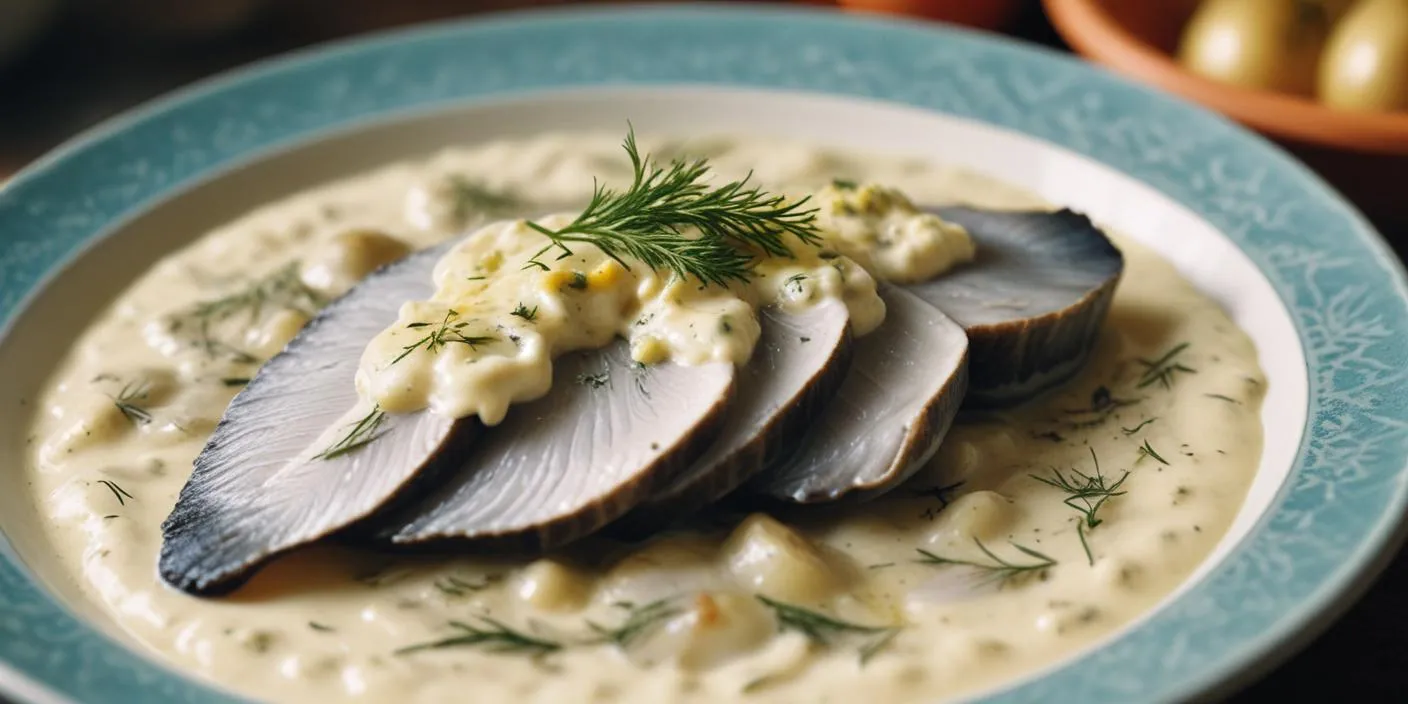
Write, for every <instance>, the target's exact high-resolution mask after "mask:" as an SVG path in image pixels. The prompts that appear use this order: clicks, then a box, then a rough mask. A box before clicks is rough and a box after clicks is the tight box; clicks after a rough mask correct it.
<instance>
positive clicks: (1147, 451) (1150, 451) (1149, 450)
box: [1134, 440, 1169, 467]
mask: <svg viewBox="0 0 1408 704" xmlns="http://www.w3.org/2000/svg"><path fill="white" fill-rule="evenodd" d="M1145 457H1151V458H1153V459H1154V461H1156V462H1158V463H1159V464H1161V465H1164V466H1165V467H1167V466H1169V464H1168V460H1166V459H1164V458H1163V456H1161V455H1160V454H1159V453H1158V452H1155V451H1154V447H1153V446H1152V445H1150V444H1149V441H1148V440H1145V441H1144V444H1143V445H1140V446H1139V457H1138V459H1136V460H1134V463H1135V464H1138V463H1139V460H1142V459H1144V458H1145Z"/></svg>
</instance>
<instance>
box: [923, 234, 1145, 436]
mask: <svg viewBox="0 0 1408 704" xmlns="http://www.w3.org/2000/svg"><path fill="white" fill-rule="evenodd" d="M934 212H936V213H937V214H938V215H939V216H940V217H942V218H944V219H945V220H948V221H950V222H955V223H958V224H959V225H962V226H964V227H965V228H967V230H968V232H969V234H971V235H972V236H973V240H974V241H975V243H976V244H977V258H976V260H975V261H974V262H972V263H969V264H966V265H963V266H960V267H958V268H956V269H954V270H953V271H950V272H948V273H945V274H943V275H942V276H939V277H937V278H935V279H933V280H932V281H927V282H924V283H920V284H914V285H910V286H907V287H906V288H907V289H908V290H909V291H911V292H913V293H914V294H916V295H918V296H919V297H920V298H922V299H924V300H925V301H927V302H929V303H930V304H932V305H934V306H935V307H937V308H938V309H939V310H942V311H943V312H945V313H947V314H948V315H949V317H951V318H953V319H954V320H956V321H958V323H959V324H960V325H962V326H963V328H964V330H965V331H966V332H967V333H968V341H969V345H970V347H971V350H970V354H971V362H970V364H971V369H970V373H971V379H970V386H969V391H968V396H967V398H966V399H965V401H964V408H967V409H975V410H981V409H993V408H1002V407H1008V406H1012V405H1015V404H1017V403H1021V402H1022V401H1026V400H1028V399H1031V398H1034V397H1036V396H1037V395H1039V394H1041V393H1042V392H1045V391H1047V390H1049V389H1051V388H1053V387H1055V386H1058V385H1060V384H1061V383H1063V382H1066V381H1068V380H1069V379H1070V378H1071V377H1073V376H1075V375H1076V374H1077V373H1078V372H1079V371H1080V370H1081V368H1082V367H1084V366H1085V363H1086V361H1087V360H1088V359H1089V357H1090V352H1091V350H1092V349H1093V348H1094V346H1095V340H1096V337H1097V335H1098V334H1099V332H1100V327H1101V326H1102V325H1103V324H1104V322H1105V317H1106V314H1107V313H1108V312H1109V309H1110V303H1111V301H1112V300H1113V299H1114V293H1115V287H1116V286H1117V285H1118V283H1119V280H1120V277H1121V276H1122V274H1123V272H1124V255H1122V254H1121V253H1120V251H1119V249H1117V248H1116V247H1115V246H1114V244H1113V243H1111V242H1110V240H1109V238H1108V237H1106V236H1105V235H1104V233H1102V232H1101V231H1100V229H1099V228H1097V227H1096V226H1095V224H1094V223H1092V222H1091V220H1090V218H1088V217H1086V216H1085V215H1082V214H1080V213H1077V212H1075V211H1072V210H1069V209H1062V210H1059V211H1056V212H1047V211H999V210H984V209H978V208H968V207H948V208H938V209H936V210H935V211H934Z"/></svg>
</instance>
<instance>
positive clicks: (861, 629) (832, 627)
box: [756, 594, 900, 665]
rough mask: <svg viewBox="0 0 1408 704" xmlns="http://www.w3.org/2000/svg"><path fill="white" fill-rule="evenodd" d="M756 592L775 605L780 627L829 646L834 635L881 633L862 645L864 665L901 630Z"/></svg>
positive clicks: (773, 607)
mask: <svg viewBox="0 0 1408 704" xmlns="http://www.w3.org/2000/svg"><path fill="white" fill-rule="evenodd" d="M756 596H757V599H758V601H760V602H762V603H763V605H764V606H766V607H768V608H769V609H772V612H773V614H774V615H775V616H776V617H777V627H778V630H779V631H797V632H798V633H801V634H802V635H804V636H806V637H807V640H809V641H811V642H812V643H813V644H815V645H819V646H822V647H829V646H830V645H831V644H832V639H834V638H837V637H840V636H845V635H862V636H878V637H877V638H874V639H872V640H871V641H870V642H868V643H866V644H865V645H863V646H862V647H861V649H860V662H861V664H862V665H864V664H865V663H867V662H869V661H870V659H871V658H873V657H875V654H876V653H878V652H880V651H881V650H883V649H884V648H885V646H886V645H889V644H890V641H892V640H894V638H895V635H896V634H897V633H898V632H899V630H900V629H899V628H897V627H893V626H863V625H860V624H857V623H850V622H847V621H841V620H839V619H835V618H832V617H830V616H827V615H825V614H821V613H818V612H816V611H811V610H809V609H804V608H802V607H800V606H795V605H792V604H785V603H783V602H780V601H775V600H773V599H769V598H767V597H765V596H763V595H761V594H759V595H756Z"/></svg>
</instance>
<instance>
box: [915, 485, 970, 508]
mask: <svg viewBox="0 0 1408 704" xmlns="http://www.w3.org/2000/svg"><path fill="white" fill-rule="evenodd" d="M963 484H964V482H962V481H961V480H960V481H956V482H954V483H952V484H944V485H941V486H940V485H936V486H931V487H929V488H927V489H914V490H913V493H914V495H915V496H927V497H929V498H931V499H934V500H935V501H938V502H939V508H948V505H949V503H950V502H952V501H953V492H955V491H957V490H958V488H959V487H961V486H963Z"/></svg>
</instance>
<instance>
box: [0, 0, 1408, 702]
mask: <svg viewBox="0 0 1408 704" xmlns="http://www.w3.org/2000/svg"><path fill="white" fill-rule="evenodd" d="M564 59H575V60H573V61H566V60H564ZM471 66H474V67H489V68H488V69H487V70H480V71H468V70H466V67H471ZM408 71H409V73H408ZM660 84H696V85H697V84H710V85H720V84H722V85H727V86H731V87H751V88H763V89H768V88H771V89H781V90H803V91H813V92H822V93H831V94H838V95H844V96H854V97H860V98H870V99H878V100H885V101H891V102H897V103H902V104H907V105H912V106H915V107H921V108H927V109H932V110H939V111H942V112H946V113H950V114H953V115H957V116H960V117H966V118H971V119H975V120H978V121H982V122H987V123H990V124H994V125H997V126H1000V127H1004V128H1008V129H1012V130H1015V131H1018V132H1021V133H1024V134H1027V135H1030V136H1034V137H1037V138H1039V139H1044V140H1047V141H1050V142H1054V143H1056V144H1058V145H1061V146H1063V147H1065V148H1067V149H1070V150H1072V151H1074V152H1076V153H1079V154H1082V155H1084V156H1086V157H1089V158H1092V159H1094V160H1096V161H1100V162H1102V163H1105V164H1107V165H1109V166H1111V167H1113V168H1115V169H1117V170H1119V171H1121V172H1122V173H1125V174H1126V175H1129V176H1131V177H1133V178H1135V179H1137V180H1140V181H1142V182H1144V183H1146V184H1149V185H1150V186H1152V187H1154V188H1155V189H1157V190H1159V191H1162V192H1163V193H1164V194H1166V195H1168V196H1169V197H1171V198H1173V199H1174V200H1176V201H1178V202H1180V203H1181V204H1183V205H1184V206H1186V207H1188V208H1189V209H1190V210H1192V211H1193V212H1195V213H1197V214H1198V215H1199V216H1201V217H1203V218H1205V219H1206V220H1208V221H1209V222H1211V223H1212V224H1213V225H1215V226H1216V227H1218V228H1219V229H1220V230H1221V231H1223V232H1224V233H1226V234H1228V236H1229V237H1230V238H1231V239H1232V240H1233V241H1234V242H1235V243H1236V244H1237V245H1238V246H1239V247H1240V248H1241V249H1242V250H1243V251H1244V252H1246V253H1247V255H1248V256H1249V257H1251V259H1252V260H1253V261H1254V262H1255V263H1256V264H1257V266H1258V268H1260V269H1261V270H1262V272H1263V273H1264V274H1266V276H1267V278H1268V279H1269V280H1270V281H1271V282H1272V284H1273V286H1274V287H1275V288H1276V290H1277V293H1278V294H1279V295H1280V296H1281V299H1282V301H1283V303H1284V304H1285V305H1286V306H1287V308H1288V310H1290V311H1291V313H1292V316H1293V319H1294V321H1295V325H1296V330H1297V333H1298V334H1299V335H1300V337H1301V342H1302V344H1303V345H1304V347H1305V350H1306V354H1307V360H1308V365H1309V377H1310V378H1309V381H1310V408H1309V417H1308V420H1307V424H1306V428H1305V431H1306V432H1305V435H1304V439H1303V440H1302V443H1301V446H1300V449H1299V452H1298V455H1297V459H1296V464H1295V467H1294V468H1293V469H1292V474H1291V477H1290V479H1289V480H1288V482H1287V485H1286V486H1285V487H1284V488H1283V489H1282V490H1281V491H1280V493H1279V494H1278V496H1277V497H1276V499H1275V500H1274V502H1273V506H1272V508H1271V510H1270V511H1269V512H1268V513H1267V515H1266V516H1264V517H1263V518H1262V519H1261V520H1260V521H1259V522H1258V524H1257V525H1256V526H1255V527H1254V528H1253V530H1252V532H1251V533H1250V534H1249V535H1248V536H1247V537H1246V538H1245V539H1244V540H1243V541H1242V542H1241V543H1240V544H1239V545H1238V546H1237V547H1236V548H1235V549H1234V550H1233V552H1232V553H1231V554H1230V555H1229V556H1228V557H1227V559H1226V560H1225V561H1224V562H1223V563H1222V564H1220V565H1218V566H1217V567H1216V568H1214V569H1213V570H1212V571H1211V572H1210V573H1209V574H1208V575H1207V576H1206V577H1205V578H1204V579H1203V580H1202V581H1201V582H1199V583H1198V584H1196V585H1194V586H1193V587H1192V588H1191V589H1189V590H1188V591H1187V592H1185V593H1184V594H1182V595H1181V596H1180V597H1179V598H1178V599H1176V600H1174V601H1173V602H1172V603H1170V604H1168V605H1167V606H1166V607H1165V608H1164V609H1162V610H1161V611H1160V612H1159V613H1157V614H1155V615H1154V616H1153V617H1152V618H1150V619H1148V620H1147V621H1145V622H1144V623H1142V624H1140V625H1139V626H1138V627H1136V628H1134V629H1132V630H1130V631H1129V632H1126V633H1124V634H1123V635H1121V636H1120V637H1118V638H1117V639H1115V640H1114V641H1112V642H1110V643H1108V644H1106V645H1104V646H1102V647H1101V648H1099V649H1097V650H1094V651H1092V652H1089V653H1086V654H1085V655H1083V656H1081V657H1079V658H1078V659H1076V660H1074V661H1072V662H1069V663H1065V664H1063V665H1061V666H1059V667H1057V668H1055V669H1054V670H1052V671H1050V672H1048V673H1047V674H1046V675H1045V676H1043V677H1040V678H1038V679H1034V680H1030V681H1024V682H1020V683H1018V684H1016V685H1014V686H1012V687H1009V688H1007V689H1004V690H1001V691H999V692H996V693H994V694H992V695H990V696H987V697H985V698H984V699H983V701H992V702H1014V703H1015V702H1038V701H1044V700H1049V698H1050V697H1051V696H1052V695H1053V693H1057V692H1059V693H1060V695H1061V697H1062V698H1063V700H1070V701H1084V702H1092V703H1093V702H1123V701H1129V700H1130V699H1131V698H1137V699H1139V700H1149V701H1168V700H1182V699H1188V698H1192V697H1196V696H1200V695H1208V694H1210V693H1213V692H1217V691H1225V690H1226V689H1227V688H1229V687H1231V686H1233V685H1234V684H1236V683H1237V682H1239V681H1244V680H1245V679H1246V678H1247V677H1249V676H1251V674H1253V673H1255V672H1257V671H1259V670H1260V669H1262V668H1265V667H1267V666H1269V665H1270V664H1271V663H1272V662H1274V661H1276V660H1277V659H1279V658H1284V657H1286V656H1287V655H1289V652H1290V651H1291V649H1289V648H1286V647H1285V646H1286V644H1287V641H1288V640H1291V641H1294V642H1298V643H1300V642H1304V640H1305V639H1308V638H1309V636H1310V635H1313V633H1314V632H1316V631H1318V629H1320V628H1323V627H1324V626H1325V625H1327V624H1328V623H1329V621H1330V620H1331V619H1332V618H1333V617H1334V616H1336V615H1338V613H1339V612H1341V611H1342V610H1343V609H1344V608H1347V606H1348V604H1349V603H1350V602H1351V601H1352V599H1353V598H1354V597H1356V596H1357V595H1358V594H1359V593H1360V592H1362V590H1363V589H1365V588H1367V585H1368V584H1369V582H1370V581H1371V579H1372V577H1373V576H1374V575H1375V574H1376V573H1377V572H1378V570H1380V569H1381V568H1382V567H1383V566H1384V564H1385V563H1386V562H1387V561H1388V560H1389V559H1390V558H1391V557H1392V554H1393V550H1394V548H1395V547H1396V546H1397V545H1398V544H1399V543H1400V542H1401V541H1402V538H1403V532H1404V524H1403V516H1404V509H1405V507H1408V463H1405V457H1408V365H1404V364H1403V363H1402V362H1403V360H1405V359H1408V343H1405V341H1404V340H1403V339H1399V338H1398V337H1396V336H1395V335H1394V334H1393V332H1392V331H1394V330H1403V329H1408V279H1405V276H1404V272H1403V268H1402V266H1401V265H1400V264H1399V262H1398V260H1397V258H1396V257H1395V256H1394V255H1393V253H1392V252H1391V251H1390V250H1389V248H1388V247H1387V245H1386V244H1385V243H1384V242H1383V240H1382V239H1381V237H1380V236H1379V235H1377V234H1376V233H1375V232H1374V230H1373V228H1372V227H1371V226H1370V225H1369V224H1368V223H1367V222H1366V221H1365V220H1364V218H1363V217H1362V216H1361V215H1360V214H1359V213H1358V212H1357V211H1355V210H1354V208H1353V207H1351V206H1349V205H1348V204H1347V203H1345V202H1344V200H1343V199H1342V198H1340V197H1339V196H1338V195H1337V194H1335V193H1334V191H1333V190H1332V189H1330V188H1329V187H1328V186H1327V185H1325V184H1324V183H1323V182H1322V181H1320V179H1319V178H1318V177H1316V176H1315V175H1314V174H1312V173H1311V172H1310V171H1309V170H1308V169H1306V168H1305V167H1304V166H1302V165H1301V164H1300V163H1298V162H1296V161H1295V160H1294V159H1292V158H1290V157H1289V156H1287V155H1286V154H1285V153H1284V152H1282V151H1280V150H1279V149H1278V148H1277V147H1275V146H1274V145H1272V144H1270V143H1269V142H1267V141H1265V140H1263V139H1262V138H1260V137H1258V136H1256V135H1254V134H1251V133H1249V132H1247V131H1245V130H1243V129H1241V128H1240V127H1237V126H1235V125H1233V124H1232V123H1230V122H1229V121H1227V120H1225V119H1223V118H1221V117H1218V116H1216V115H1213V114H1211V113H1209V112H1207V111H1204V110H1202V109H1201V108H1198V107H1195V106H1192V105H1189V104H1187V103H1184V102H1181V101H1179V100H1177V99H1175V98H1172V97H1169V96H1167V95H1164V94H1161V93H1157V92H1155V91H1153V90H1150V89H1148V88H1145V87H1143V86H1139V85H1137V84H1134V83H1132V82H1129V81H1126V80H1124V79H1122V78H1119V77H1116V76H1114V75H1112V74H1109V73H1107V72H1105V71H1103V70H1100V69H1097V68H1093V67H1092V66H1090V65H1088V64H1084V63H1082V62H1079V61H1077V60H1075V59H1072V58H1070V57H1068V56H1065V55H1062V54H1058V53H1057V52H1053V51H1050V50H1046V49H1042V48H1039V47H1033V46H1029V45H1025V44H1022V43H1020V42H1015V41H1012V40H1008V39H1004V38H1001V37H997V36H995V35H988V34H984V33H978V32H972V31H967V30H961V29H956V28H952V27H946V26H940V25H932V24H929V25H925V24H913V23H902V22H898V21H894V20H887V19H880V18H860V17H856V16H853V15H842V14H840V13H837V12H833V11H827V10H820V9H811V8H806V9H803V8H782V7H767V6H755V7H722V6H691V5H678V4H671V5H662V6H655V7H652V6H649V5H632V6H630V7H626V8H622V7H611V6H597V7H591V8H576V9H554V10H532V11H528V12H513V13H502V14H498V15H490V16H487V17H481V18H475V19H470V20H465V21H459V22H450V23H438V24H433V25H428V26H421V27H413V28H409V29H401V30H394V31H390V32H384V33H379V34H375V35H371V36H367V37H361V38H354V39H351V40H344V41H339V42H334V43H331V44H328V45H324V46H321V47H314V48H312V49H306V50H302V51H299V52H295V53H293V54H289V55H287V56H284V57H280V58H275V59H271V60H266V61H261V62H258V63H256V64H254V65H251V66H249V67H247V68H243V69H240V70H237V71H234V72H231V73H229V74H225V75H222V76H219V77H216V78H214V79H210V80H206V81H203V82H200V83H198V84H196V85H194V86H191V87H189V88H186V89H183V90H180V91H177V92H175V93H173V94H171V95H170V96H169V97H166V98H163V99H160V100H158V101H155V102H153V103H151V104H149V105H147V106H143V107H140V108H138V109H136V110H134V111H131V112H129V113H127V114H124V115H122V116H120V117H118V118H115V119H113V120H110V121H108V122H106V123H104V124H103V125H101V126H99V127H97V128H94V129H93V130H89V131H88V132H85V133H84V134H82V135H80V136H78V137H77V138H75V139H74V140H72V141H70V142H69V143H67V144H65V145H63V146H62V147H60V148H59V149H57V150H55V151H54V152H52V153H51V154H50V155H48V156H46V157H44V158H42V159H41V160H39V161H38V162H36V163H35V164H33V165H32V166H30V167H29V168H27V169H25V170H23V171H22V172H20V173H19V174H17V175H16V176H15V178H14V179H12V180H11V181H10V182H9V183H8V184H6V185H5V186H4V187H3V188H0V233H3V237H0V329H4V326H8V324H9V323H10V321H11V320H13V319H14V317H15V315H16V313H17V312H19V311H20V310H22V309H23V307H24V303H25V301H26V300H27V299H28V298H29V297H30V296H31V295H32V294H33V293H34V292H35V291H37V290H38V289H39V288H41V287H42V285H43V281H44V280H45V279H46V278H47V277H48V276H49V275H50V274H51V273H52V272H54V271H56V270H57V269H59V268H61V267H62V266H63V264H64V263H65V262H66V261H67V260H69V259H70V258H71V257H73V256H75V255H76V253H77V252H78V251H79V250H81V249H82V247H83V246H84V245H85V244H86V243H89V242H91V241H92V240H94V239H95V238H98V237H101V236H102V235H103V234H104V232H106V231H108V230H109V229H110V228H111V227H112V226H113V225H114V224H115V223H116V222H118V221H120V220H122V219H124V218H126V217H128V216H130V215H131V214H132V213H133V212H135V211H138V210H140V209H141V208H143V207H144V206H145V205H147V204H149V203H151V202H153V200H155V199H160V198H163V197H166V196H169V195H171V194H172V193H175V192H177V191H178V190H180V189H181V188H182V187H183V186H185V185H188V184H190V183H192V182H194V181H196V180H198V179H200V178H202V177H204V176H208V175H210V174H211V173H214V172H216V171H218V170H220V169H222V168H224V167H227V166H229V165H231V164H233V163H237V162H239V161H241V160H244V159H247V158H249V157H251V156H253V155H255V154H258V153H263V152H266V151H268V150H272V149H275V148H277V147H278V146H280V145H282V144H286V143H288V142H292V141H298V140H303V139H308V138H310V137H314V136H316V135H318V134H320V133H322V132H324V131H327V130H330V129H334V128H339V127H346V126H348V125H352V124H356V123H358V122H361V121H365V120H371V119H378V118H385V117H387V116H390V115H394V114H396V113H400V112H407V111H412V110H418V109H423V108H426V107H430V106H434V105H439V104H447V103H451V102H458V101H465V100H472V99H486V98H487V99H495V98H502V97H508V96H510V95H514V94H518V93H522V92H526V91H541V90H549V89H557V88H580V87H584V86H607V85H616V86H620V85H660ZM1037 107H1039V108H1040V109H1032V108H1037ZM155 159H160V160H161V161H162V163H160V164H157V163H155V162H154V160H155ZM1332 292H1333V293H1332ZM3 338H4V334H3V333H0V339H3ZM7 686H8V687H10V688H11V690H12V691H11V692H10V693H11V694H12V695H14V696H21V695H22V694H23V696H26V697H35V698H38V697H44V698H46V699H55V698H56V699H58V700H63V699H73V700H77V701H85V702H144V703H150V704H162V703H165V702H193V701H201V702H208V701H229V702H234V701H242V700H240V699H238V698H236V697H233V696H232V695H229V694H226V693H223V692H220V691H217V690H214V689H211V688H209V687H208V686H206V685H202V684H200V683H198V682H196V681H194V680H192V679H187V678H186V677H184V676H181V675H178V674H176V673H175V672H174V671H173V670H171V669H168V668H167V667H165V666H163V665H160V664H157V663H156V662H154V661H153V660H150V659H148V658H147V657H146V656H144V655H138V654H135V653H133V652H132V651H129V650H127V649H125V648H124V647H123V646H121V645H119V644H117V642H116V641H114V640H112V639H110V638H109V637H107V636H106V635H103V634H101V633H100V632H98V631H97V630H95V629H94V628H93V627H91V626H89V625H87V624H85V623H83V622H82V621H80V620H79V619H78V618H76V617H75V616H74V615H72V614H71V613H70V612H69V611H68V610H67V609H66V608H65V607H62V606H60V605H59V604H57V603H56V602H55V601H53V600H52V599H51V598H50V597H49V596H47V595H46V594H45V593H44V592H43V590H42V589H41V588H40V587H39V586H38V585H37V584H35V583H34V582H33V581H32V580H31V578H30V577H29V576H28V575H27V573H26V572H25V571H24V570H23V568H22V567H21V566H20V564H19V560H18V558H17V557H16V556H15V555H14V552H13V550H12V549H11V548H10V546H9V544H8V543H7V542H5V541H4V540H3V538H2V537H0V691H3V690H4V689H5V688H6V687H7Z"/></svg>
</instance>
